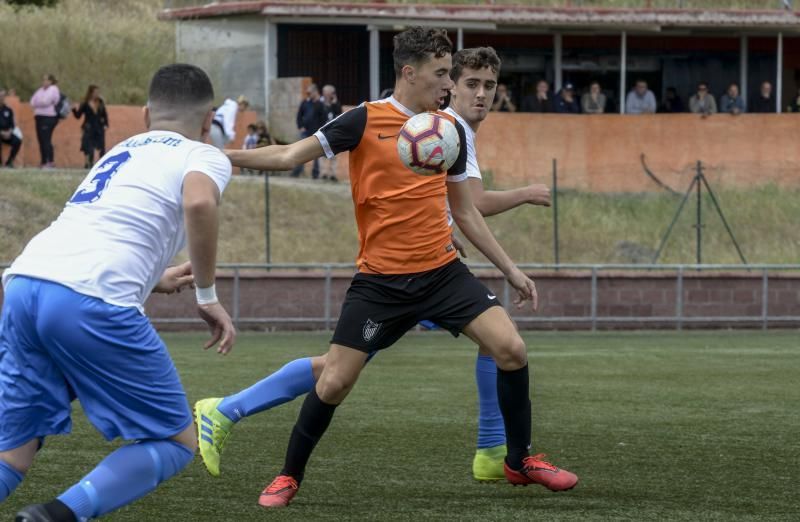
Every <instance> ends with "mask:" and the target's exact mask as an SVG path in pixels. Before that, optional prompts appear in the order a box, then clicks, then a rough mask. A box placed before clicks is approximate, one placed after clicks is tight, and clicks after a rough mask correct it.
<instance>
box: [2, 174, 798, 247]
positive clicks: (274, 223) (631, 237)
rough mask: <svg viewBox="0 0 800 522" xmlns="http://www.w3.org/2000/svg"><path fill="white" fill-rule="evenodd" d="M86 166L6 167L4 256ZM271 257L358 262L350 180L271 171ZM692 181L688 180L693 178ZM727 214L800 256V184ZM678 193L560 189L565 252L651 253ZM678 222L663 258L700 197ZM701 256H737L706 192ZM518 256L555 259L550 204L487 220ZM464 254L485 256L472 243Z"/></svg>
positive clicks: (752, 243)
mask: <svg viewBox="0 0 800 522" xmlns="http://www.w3.org/2000/svg"><path fill="white" fill-rule="evenodd" d="M84 175H85V173H84V172H82V171H65V172H42V171H36V170H27V171H22V170H15V171H8V170H5V171H0V186H2V190H0V262H3V261H11V260H13V259H14V258H15V257H16V256H17V255H18V254H19V252H21V251H22V248H23V247H24V246H25V244H26V243H27V242H28V240H29V239H30V238H31V237H33V235H34V234H36V233H38V232H39V231H40V230H41V229H43V228H44V227H46V226H47V225H48V224H49V223H50V222H51V221H52V220H53V219H54V218H55V217H56V216H57V215H58V213H59V212H60V211H61V209H62V208H63V206H64V202H65V201H66V200H67V199H69V197H70V195H71V194H72V193H73V192H74V191H75V187H76V186H77V185H78V183H80V180H81V179H83V177H84ZM271 180H272V181H271V182H270V183H271V187H272V189H271V198H270V202H271V212H270V215H271V234H272V235H271V240H272V249H271V255H272V261H273V262H278V263H314V262H316V263H326V262H338V263H352V262H353V260H354V259H355V256H356V251H357V248H358V246H357V245H358V243H357V241H358V240H357V235H356V228H355V219H354V217H353V203H352V199H351V196H350V187H349V185H347V184H344V183H340V184H338V185H333V184H329V183H319V182H311V181H309V180H293V179H289V178H285V177H278V178H271ZM687 185H688V181H687ZM717 196H718V198H719V200H720V204H721V205H722V208H723V210H724V211H725V213H726V218H727V219H728V222H729V223H730V225H731V227H732V228H733V230H734V232H735V234H736V237H737V239H738V241H739V243H740V245H741V247H742V250H743V251H744V253H745V256H746V257H747V260H748V261H749V262H751V263H797V262H798V260H800V236H798V234H797V230H798V229H800V212H798V201H800V189H798V188H794V189H791V188H781V187H777V186H771V185H766V186H759V187H753V188H749V189H747V190H732V189H727V190H723V189H720V190H719V191H718V193H717ZM679 203H680V198H678V197H676V196H674V195H671V194H667V193H647V194H594V193H586V192H576V191H567V192H562V193H561V194H560V196H559V202H558V205H559V230H560V258H561V261H562V262H565V263H631V262H634V263H640V262H649V260H650V258H651V256H652V255H653V253H655V250H656V248H657V246H658V244H659V241H660V240H661V237H662V235H663V234H664V232H665V231H666V229H667V226H668V225H669V223H670V221H671V220H672V217H673V215H674V214H675V211H676V209H677V208H678V204H679ZM687 207H688V208H685V209H684V211H683V213H682V214H681V218H680V219H679V220H678V223H677V224H676V225H675V229H674V230H673V232H672V235H671V236H670V241H669V242H668V243H667V246H666V248H665V249H664V252H663V253H662V256H661V258H660V261H661V262H663V263H693V262H694V255H695V230H694V228H693V225H694V219H695V217H694V216H695V209H694V199H692V200H691V201H690V203H689V204H688V206H687ZM221 209H222V210H221V220H222V224H221V228H220V248H219V256H218V258H219V260H220V262H227V263H231V262H232V263H235V262H245V263H257V262H261V263H263V262H264V261H265V259H266V254H265V251H266V248H265V243H266V241H265V233H264V231H265V224H264V222H265V219H264V179H263V178H258V177H247V176H236V177H234V180H233V182H232V183H231V184H230V186H229V187H228V189H226V191H225V194H224V197H223V205H222V207H221ZM703 212H704V218H703V219H704V223H705V226H704V229H703V261H704V262H706V263H738V262H739V258H738V257H737V254H736V250H735V249H734V247H733V244H732V243H731V241H730V239H729V238H728V235H727V233H726V232H725V229H724V228H723V225H722V222H721V221H720V219H719V217H718V216H717V215H716V214H715V213H714V212H713V210H712V207H711V202H710V201H709V200H706V201H705V206H704V210H703ZM487 223H488V224H489V226H490V227H491V229H492V231H493V232H494V233H495V235H496V236H497V238H498V240H499V241H500V244H501V245H503V246H504V247H505V248H507V250H508V253H509V254H510V255H511V257H512V259H514V260H515V261H517V262H520V263H522V262H538V263H552V262H553V259H554V255H553V212H552V210H551V209H546V208H542V207H531V206H525V207H521V208H517V209H514V210H512V211H509V212H506V213H504V214H502V215H499V216H495V217H491V218H488V219H487ZM468 252H469V258H468V261H471V262H472V261H474V262H479V261H485V260H484V259H483V258H482V257H481V256H479V255H478V254H477V252H476V250H475V249H474V248H468Z"/></svg>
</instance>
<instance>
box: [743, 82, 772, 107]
mask: <svg viewBox="0 0 800 522" xmlns="http://www.w3.org/2000/svg"><path fill="white" fill-rule="evenodd" d="M748 110H749V111H750V112H761V113H769V112H775V97H774V96H773V95H772V84H771V83H769V82H761V89H760V91H759V93H758V95H757V96H756V97H755V99H754V100H753V101H751V102H750V104H749V106H748Z"/></svg>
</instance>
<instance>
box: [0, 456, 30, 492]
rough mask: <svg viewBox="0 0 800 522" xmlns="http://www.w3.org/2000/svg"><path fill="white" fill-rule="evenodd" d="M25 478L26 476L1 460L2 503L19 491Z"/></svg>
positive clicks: (0, 485) (0, 489)
mask: <svg viewBox="0 0 800 522" xmlns="http://www.w3.org/2000/svg"><path fill="white" fill-rule="evenodd" d="M24 477H25V475H23V474H22V473H20V472H19V471H17V470H15V469H14V468H12V467H11V466H10V465H9V464H6V463H5V462H3V461H2V460H0V502H2V501H4V500H5V499H7V498H8V496H9V495H10V494H11V493H12V492H13V491H14V490H15V489H17V486H19V483H20V482H22V479H23V478H24Z"/></svg>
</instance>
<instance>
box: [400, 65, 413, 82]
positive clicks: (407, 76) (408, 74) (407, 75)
mask: <svg viewBox="0 0 800 522" xmlns="http://www.w3.org/2000/svg"><path fill="white" fill-rule="evenodd" d="M400 74H402V75H403V79H404V80H405V81H407V82H408V83H414V82H415V81H416V79H417V71H416V69H414V66H413V65H408V64H406V65H404V66H403V68H402V69H401V70H400Z"/></svg>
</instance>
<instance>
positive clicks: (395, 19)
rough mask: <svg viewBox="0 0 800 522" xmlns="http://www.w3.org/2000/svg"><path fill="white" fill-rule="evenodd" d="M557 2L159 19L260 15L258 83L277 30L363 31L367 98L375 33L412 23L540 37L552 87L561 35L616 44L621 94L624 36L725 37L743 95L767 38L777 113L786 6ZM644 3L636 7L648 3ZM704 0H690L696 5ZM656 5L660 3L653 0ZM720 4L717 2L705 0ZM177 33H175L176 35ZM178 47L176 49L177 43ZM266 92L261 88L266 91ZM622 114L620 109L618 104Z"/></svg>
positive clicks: (790, 29)
mask: <svg viewBox="0 0 800 522" xmlns="http://www.w3.org/2000/svg"><path fill="white" fill-rule="evenodd" d="M574 3H575V2H574V1H570V0H564V1H563V5H564V7H539V6H521V5H495V4H492V5H475V4H408V3H404V4H390V3H377V2H376V3H336V2H324V3H304V2H287V1H269V0H263V1H240V2H223V3H210V4H207V5H202V6H194V7H182V8H172V9H165V10H163V11H162V13H161V15H160V18H161V19H162V20H175V21H178V22H179V26H180V22H184V21H186V22H190V21H203V20H206V19H208V20H206V21H211V20H213V19H226V20H231V19H236V18H242V17H247V18H254V17H260V18H263V20H264V42H265V43H264V69H265V76H266V78H265V81H266V83H267V84H268V83H269V80H270V79H272V78H276V77H277V76H278V74H277V73H278V63H277V62H278V57H279V53H278V43H279V42H278V38H277V29H276V27H277V26H278V25H286V24H289V25H291V24H294V25H304V26H363V27H364V28H365V29H366V30H367V31H368V33H369V36H368V38H366V39H365V41H367V42H368V45H367V46H368V61H369V97H370V98H371V99H376V98H377V97H378V94H379V92H380V80H381V76H380V74H381V73H380V71H381V66H382V65H383V67H384V70H385V64H381V63H380V61H379V60H380V56H381V43H380V42H381V33H394V32H397V31H398V30H401V29H403V28H405V27H408V26H411V25H428V26H437V27H445V28H448V29H450V30H451V31H453V32H455V34H456V38H455V40H456V44H457V47H458V48H461V47H462V46H463V44H464V38H465V33H467V34H468V33H481V34H487V33H488V34H494V35H541V36H542V37H547V38H552V40H551V42H552V57H553V58H552V61H553V64H554V65H553V67H552V69H553V71H554V75H553V81H552V83H553V85H554V87H555V89H556V90H558V89H560V88H561V86H562V82H563V70H564V68H563V64H562V53H563V46H562V43H563V40H562V38H563V37H564V36H568V35H580V36H588V37H592V36H602V37H606V38H607V37H610V36H613V37H614V38H618V40H616V41H617V42H618V45H617V52H618V57H619V63H618V65H616V66H618V69H619V89H620V92H625V90H626V89H625V86H626V82H627V80H628V79H627V78H626V68H627V65H628V58H629V56H628V38H629V36H636V35H643V36H651V37H664V38H670V37H695V36H707V37H726V38H738V39H739V49H738V51H739V54H740V59H739V83H740V85H741V88H742V92H746V91H747V79H748V71H747V68H748V65H747V64H748V38H761V39H763V38H772V39H774V41H775V47H774V49H775V51H776V52H775V56H776V75H775V80H776V82H775V83H776V89H775V90H776V96H777V97H778V103H777V109H778V111H780V107H781V101H780V96H781V90H782V89H781V84H782V77H783V40H784V36H792V37H794V36H798V35H800V12H798V11H796V10H794V9H793V8H792V0H775V1H771V0H764V1H760V2H749V5H759V6H763V8H761V9H719V8H717V9H711V8H709V9H685V8H678V7H677V6H679V5H683V4H684V2H682V1H681V0H676V1H675V2H674V5H675V6H676V7H675V8H668V9H665V8H613V7H605V8H599V7H582V6H573V5H572V4H574ZM652 3H653V2H651V1H643V2H642V4H644V5H651V4H652ZM702 3H703V2H694V4H702ZM658 4H659V5H663V4H664V2H658ZM709 5H719V2H716V3H715V2H709ZM178 32H179V33H180V27H179V29H178ZM179 45H180V44H179ZM266 89H268V87H266V86H265V90H266ZM620 110H621V111H622V110H623V104H620Z"/></svg>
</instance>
